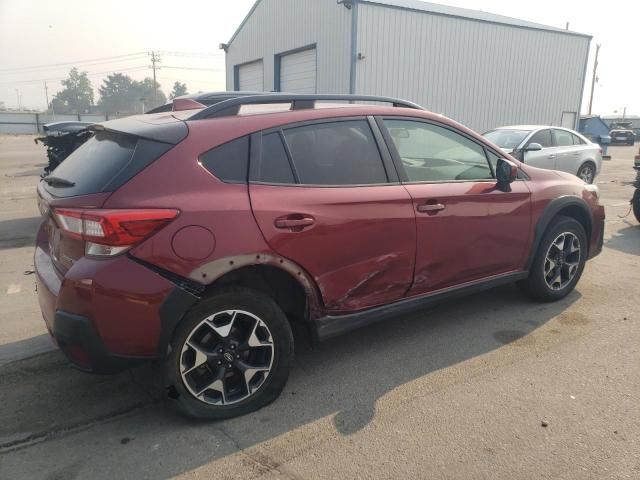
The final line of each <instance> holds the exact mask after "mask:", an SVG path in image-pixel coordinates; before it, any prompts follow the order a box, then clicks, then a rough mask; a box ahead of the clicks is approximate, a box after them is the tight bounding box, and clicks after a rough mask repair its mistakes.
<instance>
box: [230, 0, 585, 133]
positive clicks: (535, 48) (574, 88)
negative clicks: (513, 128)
mask: <svg viewBox="0 0 640 480" xmlns="http://www.w3.org/2000/svg"><path fill="white" fill-rule="evenodd" d="M590 41H591V37H590V36H588V35H584V34H580V33H575V32H571V31H568V30H562V29H559V28H554V27H548V26H545V25H539V24H536V23H531V22H527V21H524V20H518V19H514V18H508V17H504V16H500V15H494V14H491V13H486V12H481V11H473V10H466V9H461V8H454V7H448V6H443V5H436V4H433V3H426V2H422V1H418V0H257V1H256V3H255V4H254V5H253V7H252V9H251V10H250V12H249V13H248V15H247V16H246V18H245V19H244V21H243V22H242V24H241V25H240V26H239V28H238V29H237V31H236V32H235V34H234V35H233V37H232V38H231V40H230V41H229V42H228V43H227V44H223V45H221V47H222V48H224V49H225V51H226V67H227V68H226V70H227V89H228V90H255V91H281V92H290V93H354V94H363V95H364V94H371V95H385V96H395V97H402V98H404V99H407V100H411V101H414V102H416V103H419V104H421V105H423V106H424V107H426V108H427V109H429V110H431V111H433V112H437V113H442V114H444V115H446V116H448V117H451V118H453V119H456V120H458V121H460V122H462V123H464V124H466V125H468V126H470V127H471V128H474V129H476V130H479V131H484V130H487V129H490V128H493V127H496V126H500V125H509V124H545V125H563V126H567V127H574V126H575V124H576V122H577V119H578V113H579V112H580V104H581V99H582V93H583V87H584V80H585V74H586V67H587V57H588V53H589V44H590Z"/></svg>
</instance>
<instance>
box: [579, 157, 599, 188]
mask: <svg viewBox="0 0 640 480" xmlns="http://www.w3.org/2000/svg"><path fill="white" fill-rule="evenodd" d="M577 177H578V178H580V179H581V180H582V181H583V182H584V183H593V181H594V180H595V178H596V166H595V165H594V164H593V163H591V162H587V163H583V164H582V166H581V167H580V168H579V169H578V173H577Z"/></svg>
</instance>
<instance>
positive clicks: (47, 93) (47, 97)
mask: <svg viewBox="0 0 640 480" xmlns="http://www.w3.org/2000/svg"><path fill="white" fill-rule="evenodd" d="M44 96H45V98H46V99H47V108H46V110H49V89H48V88H47V81H46V80H45V82H44Z"/></svg>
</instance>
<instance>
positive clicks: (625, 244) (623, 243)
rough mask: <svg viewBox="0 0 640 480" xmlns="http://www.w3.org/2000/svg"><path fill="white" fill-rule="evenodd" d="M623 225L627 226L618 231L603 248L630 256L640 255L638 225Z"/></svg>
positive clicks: (639, 226) (639, 229)
mask: <svg viewBox="0 0 640 480" xmlns="http://www.w3.org/2000/svg"><path fill="white" fill-rule="evenodd" d="M625 223H628V225H629V226H628V227H625V228H623V229H620V230H618V231H617V232H616V233H615V234H614V235H613V236H612V237H611V238H610V239H609V240H607V241H606V242H605V246H606V247H607V248H613V249H614V250H618V251H620V252H624V253H629V254H631V255H640V225H638V224H632V223H630V222H625Z"/></svg>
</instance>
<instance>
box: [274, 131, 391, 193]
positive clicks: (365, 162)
mask: <svg viewBox="0 0 640 480" xmlns="http://www.w3.org/2000/svg"><path fill="white" fill-rule="evenodd" d="M284 136H285V139H286V142H287V145H288V146H289V151H290V152H291V157H292V160H293V166H294V168H295V171H296V173H297V175H298V180H299V182H300V183H302V184H306V185H368V184H380V183H387V174H386V171H385V169H384V165H383V163H382V158H381V156H380V152H379V150H378V146H377V144H376V141H375V139H374V137H373V133H372V132H371V128H370V127H369V124H368V123H367V121H366V120H348V121H341V122H330V123H320V124H314V125H308V126H304V127H296V128H291V129H288V130H285V131H284Z"/></svg>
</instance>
